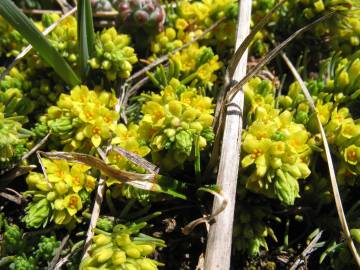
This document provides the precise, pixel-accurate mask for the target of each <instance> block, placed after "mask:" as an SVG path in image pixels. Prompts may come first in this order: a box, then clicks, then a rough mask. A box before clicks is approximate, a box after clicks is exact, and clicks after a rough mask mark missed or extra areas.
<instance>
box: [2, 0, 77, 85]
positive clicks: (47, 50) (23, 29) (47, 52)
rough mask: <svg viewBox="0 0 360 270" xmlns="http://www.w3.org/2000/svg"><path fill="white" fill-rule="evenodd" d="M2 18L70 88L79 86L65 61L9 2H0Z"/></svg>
mask: <svg viewBox="0 0 360 270" xmlns="http://www.w3.org/2000/svg"><path fill="white" fill-rule="evenodd" d="M0 15H1V16H3V17H4V18H5V19H6V20H7V21H8V22H9V23H10V24H11V25H12V26H13V27H14V28H15V29H16V30H17V31H18V32H19V33H20V34H21V35H22V36H23V37H24V38H25V39H26V40H27V41H28V42H29V43H30V44H31V45H32V46H33V48H34V49H35V50H36V51H37V52H38V54H39V55H40V56H41V57H42V58H43V59H44V61H45V62H46V63H47V64H48V65H50V66H51V67H52V68H53V69H54V70H55V72H56V73H57V74H58V75H59V76H60V77H61V78H62V79H63V80H64V81H65V82H66V83H67V84H69V85H70V86H75V85H78V84H80V82H81V81H80V79H79V78H78V76H77V75H76V74H75V72H74V71H73V69H72V68H71V67H70V66H69V64H68V63H67V62H66V61H65V59H64V58H63V57H62V56H61V55H60V54H59V53H58V52H57V51H56V49H55V48H54V47H53V46H51V44H50V43H49V41H48V40H47V39H46V38H45V37H44V35H43V34H42V33H41V32H40V31H39V30H38V29H37V28H36V26H35V25H34V24H33V22H32V21H31V20H30V19H29V18H28V17H26V16H25V15H24V13H22V12H21V11H20V10H19V9H18V8H17V7H16V6H15V4H14V3H13V2H12V1H11V0H1V1H0Z"/></svg>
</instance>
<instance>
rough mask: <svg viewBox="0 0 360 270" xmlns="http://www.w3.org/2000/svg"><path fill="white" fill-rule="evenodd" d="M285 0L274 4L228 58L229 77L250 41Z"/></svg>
mask: <svg viewBox="0 0 360 270" xmlns="http://www.w3.org/2000/svg"><path fill="white" fill-rule="evenodd" d="M286 1H287V0H281V1H280V2H279V3H278V4H277V5H276V6H274V7H273V8H272V9H271V10H270V11H269V12H268V13H267V14H266V16H264V17H263V18H262V19H261V20H260V21H259V22H258V23H257V24H256V25H255V26H254V28H253V30H252V31H251V32H250V34H249V35H247V37H246V38H245V39H244V41H243V42H242V43H241V45H240V47H239V48H238V49H237V50H236V52H235V53H234V56H233V57H232V58H231V60H230V64H229V66H228V68H227V70H228V74H229V78H232V77H233V76H234V72H235V70H236V67H237V65H238V64H239V61H240V59H241V57H242V56H243V54H244V53H245V51H246V49H247V48H248V47H249V45H250V43H251V42H252V41H253V39H254V37H255V35H256V34H257V33H258V32H259V31H260V30H261V29H262V28H264V26H265V25H266V24H267V23H268V22H269V20H270V19H271V17H272V15H273V14H274V13H275V12H276V11H277V10H278V9H279V8H280V7H282V5H283V4H284V3H285V2H286Z"/></svg>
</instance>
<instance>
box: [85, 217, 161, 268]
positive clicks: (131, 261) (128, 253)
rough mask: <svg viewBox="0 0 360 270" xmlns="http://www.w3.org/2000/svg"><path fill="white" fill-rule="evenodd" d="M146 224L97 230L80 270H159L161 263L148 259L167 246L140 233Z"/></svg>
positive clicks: (120, 225) (119, 225)
mask: <svg viewBox="0 0 360 270" xmlns="http://www.w3.org/2000/svg"><path fill="white" fill-rule="evenodd" d="M145 225H146V223H142V224H133V225H131V226H129V227H127V226H125V225H122V224H118V225H116V226H115V227H114V228H113V231H112V232H111V233H108V232H105V231H99V230H97V229H95V232H96V235H95V236H94V237H93V244H92V245H91V248H90V252H89V253H90V255H89V256H88V257H87V258H85V260H83V261H82V262H81V264H80V268H79V269H80V270H95V269H124V270H157V269H158V266H159V265H162V264H161V263H159V262H157V261H156V260H153V259H150V258H148V256H151V255H152V254H153V253H154V252H155V249H156V247H157V246H165V245H164V242H163V241H162V240H159V239H155V238H152V237H150V236H145V235H139V230H140V229H141V228H143V227H144V226H145ZM135 237H136V238H135Z"/></svg>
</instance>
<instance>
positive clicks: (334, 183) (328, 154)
mask: <svg viewBox="0 0 360 270" xmlns="http://www.w3.org/2000/svg"><path fill="white" fill-rule="evenodd" d="M281 56H282V58H283V59H284V61H285V62H286V64H287V65H288V67H289V69H290V70H291V72H292V74H293V75H294V77H295V78H296V80H297V82H298V83H299V85H300V87H301V90H302V91H303V93H304V95H305V97H306V99H307V101H308V102H309V105H310V107H311V109H312V110H313V112H314V113H315V116H316V119H317V122H318V126H319V129H320V133H321V137H322V140H323V144H324V149H325V154H326V159H327V163H328V168H329V174H330V180H331V187H332V190H333V193H334V198H335V205H336V210H337V213H338V216H339V221H340V225H341V228H342V230H343V233H344V234H345V238H346V242H347V244H348V247H349V249H350V251H351V254H352V255H353V257H354V259H355V261H356V264H357V265H358V267H360V256H359V254H358V253H357V250H356V247H355V245H354V242H353V241H352V239H351V235H350V231H349V226H348V224H347V221H346V217H345V213H344V209H343V206H342V202H341V196H340V192H339V187H338V185H337V181H336V173H335V168H334V164H333V161H332V157H331V152H330V147H329V143H328V141H327V138H326V134H325V130H324V127H323V125H322V124H321V121H320V117H319V115H318V112H317V110H316V107H315V103H314V100H313V98H312V97H311V95H310V92H309V90H308V89H307V87H306V85H305V83H304V81H303V80H302V78H301V76H300V74H299V73H298V72H297V70H296V68H295V67H294V65H293V64H292V63H291V61H290V60H289V58H288V57H287V56H286V55H285V54H284V53H282V54H281Z"/></svg>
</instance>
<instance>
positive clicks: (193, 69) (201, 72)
mask: <svg viewBox="0 0 360 270" xmlns="http://www.w3.org/2000/svg"><path fill="white" fill-rule="evenodd" d="M172 59H173V60H174V61H177V62H178V63H179V64H180V71H181V72H182V73H183V74H184V75H183V76H186V75H188V76H189V75H191V76H194V74H195V75H196V77H197V78H198V79H200V80H201V81H202V82H203V83H204V84H208V85H212V83H213V82H215V81H216V79H217V76H216V74H215V72H216V71H218V70H219V69H220V68H221V67H222V66H223V63H222V62H221V61H219V56H218V55H214V53H213V52H212V50H211V49H210V48H209V47H206V46H201V47H200V45H199V44H198V43H197V42H195V43H193V44H191V45H190V46H189V47H187V48H185V49H184V50H181V51H180V52H177V53H175V54H174V55H173V56H172Z"/></svg>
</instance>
